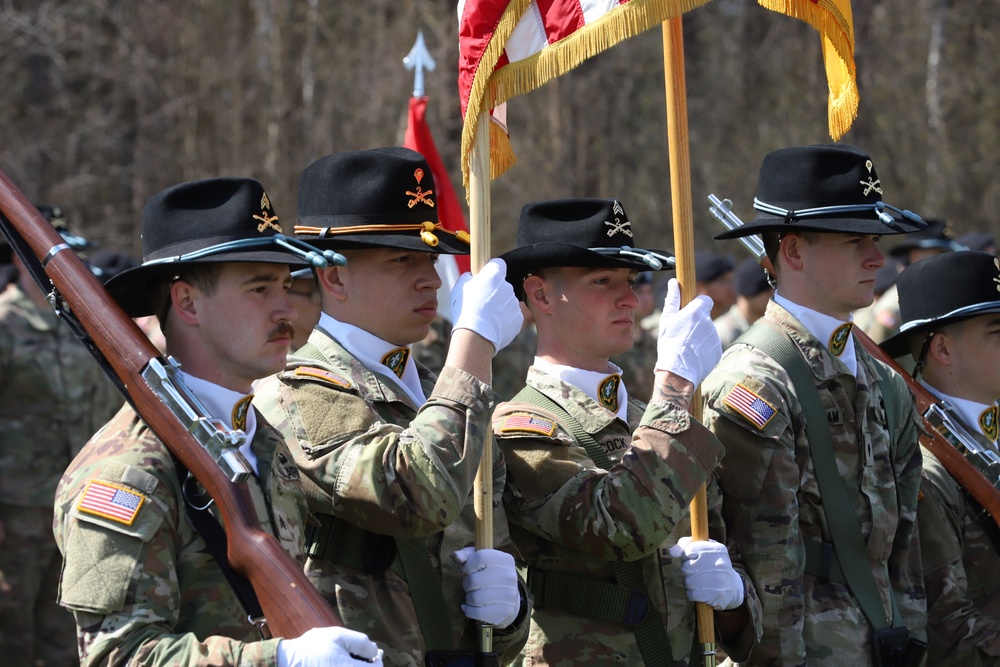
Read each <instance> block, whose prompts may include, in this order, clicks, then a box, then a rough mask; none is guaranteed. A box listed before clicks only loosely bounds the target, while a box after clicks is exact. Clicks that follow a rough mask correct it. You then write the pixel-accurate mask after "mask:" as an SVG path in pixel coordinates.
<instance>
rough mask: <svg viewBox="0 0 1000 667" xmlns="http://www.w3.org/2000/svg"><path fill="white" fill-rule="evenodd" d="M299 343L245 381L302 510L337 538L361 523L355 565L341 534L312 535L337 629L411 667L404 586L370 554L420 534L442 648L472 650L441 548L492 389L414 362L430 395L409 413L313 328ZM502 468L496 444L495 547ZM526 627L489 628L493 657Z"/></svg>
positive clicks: (414, 624)
mask: <svg viewBox="0 0 1000 667" xmlns="http://www.w3.org/2000/svg"><path fill="white" fill-rule="evenodd" d="M309 342H310V343H311V345H308V346H306V347H304V348H303V349H302V350H299V354H302V353H306V354H308V356H293V357H290V358H289V363H288V365H287V367H286V369H285V371H283V372H282V373H279V374H278V375H277V376H274V377H271V378H267V379H266V380H265V381H263V382H262V383H260V384H259V385H258V386H257V388H256V391H255V394H254V405H255V406H257V407H258V409H259V410H260V411H261V412H263V414H264V415H265V416H266V417H267V418H268V419H270V420H271V421H272V423H273V424H274V425H275V426H276V427H277V428H278V429H279V430H280V431H281V432H282V433H283V434H284V435H285V438H286V441H287V442H288V444H289V447H290V448H291V450H292V455H293V456H294V457H295V462H296V463H297V464H298V466H299V469H300V470H301V472H302V474H303V477H304V480H303V484H304V486H305V489H306V495H307V496H308V499H309V505H310V508H311V509H312V511H313V512H315V513H316V514H318V515H320V518H321V519H322V520H323V521H324V523H329V521H330V518H331V517H336V519H337V520H338V521H341V522H343V524H347V526H348V527H347V528H342V529H339V530H342V531H348V533H349V534H352V535H353V534H355V533H360V532H362V531H359V529H364V531H363V535H364V538H363V539H364V543H365V545H366V546H365V553H364V559H363V561H361V562H354V563H348V562H345V561H346V557H345V556H343V552H344V550H345V548H344V547H343V543H342V542H338V538H342V539H347V538H346V537H344V536H345V535H347V534H348V533H341V534H340V535H338V530H337V529H335V530H332V531H331V533H332V538H331V539H332V541H329V542H325V544H326V546H324V545H319V544H317V541H318V540H319V539H321V538H320V537H316V538H315V539H314V540H312V541H311V542H310V544H311V547H312V548H311V553H314V554H315V556H310V557H309V559H308V560H307V563H306V574H307V575H308V576H309V578H310V580H311V581H312V582H313V584H314V585H315V586H316V588H317V589H319V591H320V592H321V593H322V594H323V595H324V596H326V598H327V599H328V600H329V601H330V604H331V605H333V606H334V607H335V609H337V610H338V611H339V613H340V616H341V618H342V619H343V620H344V624H345V625H346V626H347V627H349V628H352V629H355V630H359V631H361V632H365V633H367V634H368V636H369V637H370V638H371V639H372V641H374V642H376V643H377V644H378V645H379V647H380V648H382V649H383V650H384V651H385V656H384V661H385V663H386V664H387V665H388V664H392V665H413V666H418V665H419V666H422V665H423V664H424V654H425V650H426V649H425V645H424V640H423V636H422V635H421V631H420V624H419V618H418V616H417V613H416V611H415V609H414V605H413V600H412V599H411V597H410V595H409V592H408V589H407V584H406V582H405V581H404V580H403V578H401V577H400V575H399V574H397V572H396V570H395V569H392V568H389V569H386V568H387V566H388V565H389V564H390V563H389V562H380V561H383V560H385V559H387V560H388V561H390V562H391V561H392V554H393V551H392V550H393V548H394V543H393V541H392V540H388V541H387V540H386V538H387V537H389V538H396V539H405V538H421V539H422V541H423V543H424V546H425V548H426V550H427V552H428V554H429V556H430V560H431V564H432V567H433V568H434V569H435V571H436V572H437V573H438V575H439V576H440V579H441V588H442V591H443V594H444V599H445V601H446V603H448V605H449V610H450V611H451V612H452V616H451V627H452V634H453V639H454V647H455V648H458V647H459V645H460V642H461V645H462V647H463V648H472V647H473V646H471V645H470V641H469V640H470V637H469V636H468V633H469V632H470V631H471V624H470V623H469V622H468V620H467V619H466V617H465V615H464V614H463V612H462V609H461V603H462V602H463V601H464V599H465V592H464V590H463V588H462V580H463V575H462V571H461V567H460V566H459V565H458V564H456V563H455V562H454V561H453V560H452V558H451V554H452V552H454V551H457V550H458V549H461V548H463V547H465V546H469V545H471V544H473V543H474V541H475V511H474V507H473V502H472V488H473V482H474V480H475V476H476V470H477V467H478V465H479V458H480V455H481V453H482V448H483V443H484V441H485V439H486V438H487V437H489V435H490V432H489V418H490V415H491V413H492V409H493V405H494V402H495V398H494V393H493V391H492V389H490V387H489V386H488V385H485V384H483V383H481V382H479V381H478V380H476V379H475V378H474V377H472V376H471V375H469V374H468V373H465V372H464V371H460V370H458V369H455V368H452V367H445V368H444V370H443V371H442V373H441V376H440V378H436V379H435V377H434V376H433V374H431V373H430V372H429V371H428V370H427V369H426V368H423V367H421V366H418V369H419V371H420V374H421V383H422V385H423V387H424V391H425V393H426V395H428V396H430V398H429V399H428V401H427V402H426V403H425V404H424V405H423V406H422V407H420V408H419V410H418V407H417V406H415V405H413V402H412V400H411V399H410V398H409V397H408V396H407V395H406V394H405V393H403V391H402V390H401V389H398V388H397V386H396V385H395V384H394V383H393V382H391V381H390V380H388V379H387V378H383V377H381V376H380V375H377V374H376V373H373V372H372V371H371V370H369V369H368V368H366V367H365V366H364V365H362V364H361V362H360V361H358V360H357V359H356V358H355V357H354V356H353V355H351V354H350V353H349V352H347V351H346V350H345V349H344V348H343V347H342V346H341V345H340V344H339V343H337V342H336V341H335V340H334V339H332V338H331V337H330V336H328V335H327V334H326V333H325V332H324V331H322V330H321V329H317V330H315V331H313V334H312V336H311V337H310V338H309ZM390 372H391V371H389V370H388V369H386V373H390ZM505 476H506V468H505V466H504V463H503V459H502V457H501V456H500V455H499V450H496V452H495V457H494V465H493V494H494V507H495V516H494V546H495V547H496V548H503V546H504V545H505V544H508V543H509V537H508V535H507V523H506V520H505V518H504V515H503V511H502V508H501V507H500V497H501V493H502V491H503V487H504V479H505ZM333 525H336V524H333ZM352 527H353V528H352ZM323 539H324V540H325V539H326V538H323ZM331 545H332V546H331ZM387 554H388V556H387ZM327 556H332V557H333V559H331V558H328V557H327ZM335 560H336V561H337V562H335ZM397 562H398V561H397ZM527 629H528V618H527V613H524V614H523V615H522V616H520V617H519V618H518V620H517V621H515V622H514V623H513V624H512V625H511V626H510V627H509V628H507V629H506V630H499V629H497V630H496V631H495V633H494V650H496V651H497V652H498V653H500V654H501V658H502V659H503V660H504V661H505V662H509V661H510V660H512V659H513V657H514V656H515V655H516V654H517V653H518V651H519V650H520V647H521V645H523V641H524V638H525V636H526V635H527ZM463 640H464V641H463ZM472 644H474V642H472Z"/></svg>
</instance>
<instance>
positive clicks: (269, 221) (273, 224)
mask: <svg viewBox="0 0 1000 667" xmlns="http://www.w3.org/2000/svg"><path fill="white" fill-rule="evenodd" d="M273 212H274V211H273V210H272V209H271V200H270V199H268V198H267V193H266V192H265V193H264V194H263V195H261V198H260V215H255V216H253V219H254V220H260V224H259V225H257V231H258V232H263V231H264V230H265V229H273V230H274V231H276V232H278V233H279V234H280V233H281V226H280V225H278V216H276V215H270V214H269V213H273Z"/></svg>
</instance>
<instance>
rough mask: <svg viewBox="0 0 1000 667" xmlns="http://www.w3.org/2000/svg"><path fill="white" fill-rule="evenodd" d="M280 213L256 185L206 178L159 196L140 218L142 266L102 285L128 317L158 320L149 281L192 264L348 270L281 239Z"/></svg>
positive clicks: (329, 255)
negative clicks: (322, 267) (328, 267)
mask: <svg viewBox="0 0 1000 667" xmlns="http://www.w3.org/2000/svg"><path fill="white" fill-rule="evenodd" d="M281 231H282V230H281V226H280V225H279V224H278V214H277V213H276V212H275V211H274V208H273V207H272V206H271V201H270V200H269V199H268V197H267V193H266V192H264V186H262V185H261V184H260V183H259V182H257V181H255V180H254V179H252V178H228V177H223V178H208V179H204V180H199V181H190V182H187V183H180V184H179V185H173V186H171V187H169V188H166V189H164V190H161V191H160V192H158V193H156V194H155V195H153V196H152V197H150V198H149V201H147V202H146V207H145V208H144V209H143V212H142V264H140V265H139V266H137V267H135V268H132V269H127V270H125V271H122V272H121V273H119V274H117V275H115V276H113V277H112V278H111V279H110V280H108V282H107V283H106V284H105V288H106V289H107V290H108V292H109V293H110V294H111V296H112V297H113V298H114V299H115V300H116V301H117V302H118V304H119V305H121V307H122V309H123V310H124V311H125V312H126V313H127V314H128V315H129V316H130V317H142V316H144V315H154V314H155V313H154V312H153V304H152V303H150V296H152V294H151V292H152V289H151V284H150V283H151V282H152V281H155V280H156V279H158V278H161V277H162V276H164V275H167V274H171V273H177V272H178V271H179V270H180V268H181V267H182V266H184V265H187V264H206V263H214V262H265V263H275V264H287V265H289V266H304V265H309V264H314V265H324V266H325V265H326V264H327V263H343V257H336V256H335V255H334V253H324V254H323V255H322V256H321V255H320V254H319V253H318V252H316V251H315V249H313V248H311V247H309V246H308V245H306V244H305V243H302V242H301V241H296V240H295V239H292V238H289V237H287V236H285V235H284V234H282V233H281Z"/></svg>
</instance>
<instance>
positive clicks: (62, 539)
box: [55, 466, 278, 667]
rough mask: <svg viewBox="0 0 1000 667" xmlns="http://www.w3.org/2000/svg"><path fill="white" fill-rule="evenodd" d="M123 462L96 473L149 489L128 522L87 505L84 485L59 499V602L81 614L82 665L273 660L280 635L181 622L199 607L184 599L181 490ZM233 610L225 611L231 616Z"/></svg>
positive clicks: (203, 617)
mask: <svg viewBox="0 0 1000 667" xmlns="http://www.w3.org/2000/svg"><path fill="white" fill-rule="evenodd" d="M121 468H124V472H123V473H122V474H120V475H119V474H116V475H115V476H114V477H110V476H108V475H103V474H102V475H101V476H99V478H98V479H108V480H109V481H111V480H113V483H114V484H117V485H118V488H124V489H126V490H127V491H128V493H131V494H133V495H135V494H141V495H142V496H143V502H142V504H140V505H139V508H138V510H137V511H136V515H135V517H134V519H133V521H132V523H131V524H129V525H126V524H123V523H122V522H121V521H119V520H114V519H105V518H102V517H100V516H95V515H92V514H85V513H83V512H81V511H80V510H79V509H78V507H77V505H78V499H79V498H80V495H81V493H82V492H81V491H79V490H78V491H77V492H76V493H73V494H71V495H69V496H68V497H66V498H57V502H59V504H58V505H57V507H56V515H57V519H56V525H55V535H56V540H57V542H58V543H59V547H60V550H61V551H62V553H63V558H64V563H63V573H62V578H61V581H60V593H59V602H60V604H62V605H63V606H64V607H66V608H67V609H69V610H70V611H72V612H73V614H74V616H75V617H76V623H77V632H78V640H77V641H78V644H79V647H80V655H81V657H80V664H81V665H82V667H97V666H99V665H100V666H102V667H103V666H122V667H124V666H125V665H129V666H131V665H140V664H141V665H147V666H149V667H174V666H175V665H178V664H184V665H186V666H189V667H217V666H218V665H246V666H247V667H251V666H252V667H274V665H275V664H276V663H275V660H276V658H275V652H276V650H277V648H276V647H277V643H278V642H277V641H276V640H270V641H263V642H250V643H246V642H242V641H237V640H234V639H230V638H228V637H223V636H207V637H205V638H204V639H199V638H198V636H196V634H195V633H194V632H184V631H183V630H181V629H180V628H179V627H178V626H179V625H180V618H181V614H182V613H188V614H190V613H192V611H193V610H191V609H181V606H182V605H181V604H180V601H181V598H182V595H181V591H180V589H179V586H180V584H179V583H178V573H177V572H178V563H177V554H178V553H179V552H180V550H181V546H180V543H181V538H180V535H179V533H178V525H177V522H178V507H177V504H176V502H175V498H176V496H174V495H173V494H172V493H170V492H169V491H167V488H168V487H169V485H168V484H165V483H161V481H160V480H158V479H157V478H156V477H155V476H153V475H151V474H149V473H146V472H144V471H141V470H138V469H136V468H131V467H124V466H122V467H121ZM60 501H62V502H60ZM206 559H207V556H206ZM208 567H216V566H215V565H214V564H212V563H208ZM205 600H206V604H204V605H200V608H199V609H198V610H197V614H198V617H199V619H200V621H204V622H206V623H208V624H209V625H211V622H212V613H213V610H212V604H211V602H212V600H211V599H209V598H206V599H205ZM230 602H231V600H227V601H226V603H227V605H228V604H229V603H230ZM232 611H233V610H232V609H227V610H225V613H221V612H220V616H219V618H223V619H232V617H233V614H232ZM237 618H238V615H237ZM243 632H244V633H246V627H245V625H244V630H243Z"/></svg>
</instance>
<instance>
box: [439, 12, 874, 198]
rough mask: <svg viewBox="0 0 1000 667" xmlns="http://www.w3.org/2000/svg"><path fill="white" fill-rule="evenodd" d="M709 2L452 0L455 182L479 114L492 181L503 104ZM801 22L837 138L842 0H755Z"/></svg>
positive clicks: (854, 97)
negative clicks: (817, 60)
mask: <svg viewBox="0 0 1000 667" xmlns="http://www.w3.org/2000/svg"><path fill="white" fill-rule="evenodd" d="M707 2H709V0H459V3H458V19H459V24H458V47H459V60H458V92H459V98H460V100H461V105H462V115H463V117H464V118H465V124H464V126H463V128H462V178H463V183H464V184H465V186H466V188H468V184H469V157H470V154H471V152H472V144H473V142H474V139H475V136H476V126H477V125H478V123H479V114H480V113H481V112H484V111H490V112H491V113H492V115H491V122H490V171H491V177H492V178H497V177H499V176H500V175H501V174H503V172H504V171H506V170H507V169H509V168H510V167H511V166H513V164H514V161H515V158H514V153H513V150H512V148H511V146H510V138H509V136H508V135H507V127H506V120H505V116H506V113H505V110H504V109H503V108H502V107H503V104H504V103H505V102H506V101H507V100H509V99H512V98H514V97H516V96H518V95H524V94H526V93H529V92H531V91H532V90H534V89H536V88H539V87H541V86H542V85H544V84H545V83H547V82H548V81H550V80H551V79H554V78H556V77H558V76H561V75H563V74H565V73H566V72H568V71H569V70H571V69H573V68H574V67H576V66H577V65H579V64H580V63H582V62H583V61H585V60H586V59H587V58H591V57H593V56H595V55H597V54H599V53H601V52H602V51H604V50H606V49H609V48H611V47H612V46H615V45H616V44H618V43H619V42H621V41H623V40H625V39H628V38H629V37H632V36H634V35H637V34H639V33H640V32H643V31H645V30H647V29H649V28H652V27H653V26H655V25H657V24H659V23H663V22H664V21H666V20H668V19H671V18H674V17H676V16H680V15H681V14H683V13H684V12H687V11H690V10H692V9H695V8H696V7H699V6H701V5H704V4H706V3H707ZM758 2H759V4H760V5H761V6H763V7H766V8H767V9H770V10H772V11H775V12H779V13H782V14H786V15H788V16H792V17H795V18H797V19H801V20H802V21H805V22H806V23H808V24H810V25H811V26H813V27H814V28H816V30H818V31H819V32H820V34H821V35H822V37H823V41H822V44H823V60H824V64H825V66H826V73H827V83H828V86H829V91H830V93H829V102H828V115H829V126H830V135H831V136H832V137H833V138H834V139H839V138H840V136H841V135H843V134H844V133H845V132H846V131H847V130H848V129H850V127H851V123H852V122H853V120H854V117H855V116H856V115H857V110H858V90H857V83H856V74H855V66H854V19H853V14H852V12H851V3H850V0H758Z"/></svg>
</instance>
